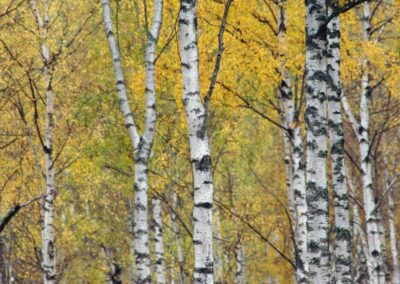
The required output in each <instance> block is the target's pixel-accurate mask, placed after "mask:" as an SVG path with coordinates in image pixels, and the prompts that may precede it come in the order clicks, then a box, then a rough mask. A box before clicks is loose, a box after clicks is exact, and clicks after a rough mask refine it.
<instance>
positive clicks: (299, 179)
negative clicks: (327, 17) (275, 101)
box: [278, 0, 308, 283]
mask: <svg viewBox="0 0 400 284" xmlns="http://www.w3.org/2000/svg"><path fill="white" fill-rule="evenodd" d="M278 9H279V10H278V43H279V53H280V57H281V60H282V63H281V66H280V74H281V81H280V85H279V97H280V100H281V101H282V107H283V111H282V112H281V119H282V122H283V125H284V127H286V129H287V131H285V134H284V146H285V165H286V180H287V182H286V185H287V191H288V200H289V212H290V213H291V219H292V226H293V231H294V233H295V236H294V239H295V246H296V247H295V258H296V282H297V283H305V282H307V277H306V274H307V271H308V264H307V203H306V179H305V167H304V152H303V138H302V136H301V128H300V123H299V120H298V118H299V115H298V113H297V109H296V107H295V105H294V102H293V93H292V90H291V88H292V83H291V79H290V74H289V72H288V70H287V69H286V67H285V58H286V57H287V55H286V54H285V48H286V0H281V1H279V2H278Z"/></svg>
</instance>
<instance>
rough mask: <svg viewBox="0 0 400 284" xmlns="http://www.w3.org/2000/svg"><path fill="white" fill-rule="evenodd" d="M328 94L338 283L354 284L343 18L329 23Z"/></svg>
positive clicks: (335, 4) (332, 6) (333, 5)
mask: <svg viewBox="0 0 400 284" xmlns="http://www.w3.org/2000/svg"><path fill="white" fill-rule="evenodd" d="M328 3H329V4H328V15H330V14H332V13H335V12H337V10H338V9H339V1H336V0H330V1H328ZM327 38H328V48H327V75H328V80H327V97H328V127H329V139H330V150H331V151H330V155H331V165H332V185H333V195H334V210H335V213H334V214H335V230H334V231H335V238H336V242H335V270H336V271H335V282H336V283H352V279H351V233H350V217H349V200H348V192H347V187H346V180H345V172H344V130H343V118H342V112H341V106H340V96H341V84H340V18H339V15H338V16H336V17H334V18H333V19H332V20H331V21H330V22H329V23H328V25H327Z"/></svg>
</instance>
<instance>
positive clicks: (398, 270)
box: [388, 192, 400, 284]
mask: <svg viewBox="0 0 400 284" xmlns="http://www.w3.org/2000/svg"><path fill="white" fill-rule="evenodd" d="M388 210H389V212H388V213H389V232H390V251H391V253H392V258H393V275H392V283H393V284H399V283H400V267H399V254H398V251H397V237H396V227H395V220H394V217H395V215H394V201H393V196H392V192H389V193H388Z"/></svg>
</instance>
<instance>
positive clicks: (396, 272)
mask: <svg viewBox="0 0 400 284" xmlns="http://www.w3.org/2000/svg"><path fill="white" fill-rule="evenodd" d="M385 140H386V139H385ZM383 159H384V166H385V171H384V172H385V191H387V195H388V197H387V201H388V219H389V239H390V252H391V254H392V273H393V274H392V284H400V267H399V254H398V251H397V237H396V234H397V232H396V225H395V224H396V223H395V220H394V217H395V215H394V208H395V207H394V200H393V195H392V194H393V193H392V192H393V190H392V189H391V188H390V187H391V186H392V185H391V184H390V183H391V181H390V180H389V163H388V159H387V156H386V155H385V156H384V158H383Z"/></svg>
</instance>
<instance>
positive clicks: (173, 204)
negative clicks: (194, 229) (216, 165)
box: [171, 191, 185, 284]
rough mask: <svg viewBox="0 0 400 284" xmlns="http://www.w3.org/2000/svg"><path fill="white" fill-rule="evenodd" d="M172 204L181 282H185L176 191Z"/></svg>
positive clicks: (180, 283) (172, 220) (173, 194)
mask: <svg viewBox="0 0 400 284" xmlns="http://www.w3.org/2000/svg"><path fill="white" fill-rule="evenodd" d="M172 206H173V210H171V222H172V230H173V231H174V234H175V237H176V250H177V253H178V262H179V284H185V268H184V265H185V259H184V257H183V250H182V236H181V230H180V228H179V225H178V223H177V221H176V218H177V217H176V213H175V211H176V210H177V194H176V191H174V192H173V193H172Z"/></svg>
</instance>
